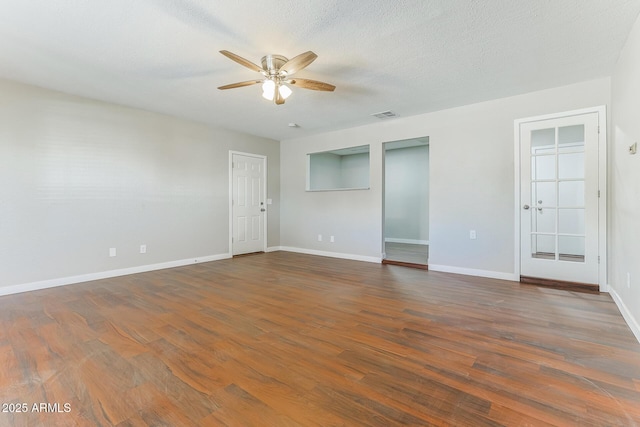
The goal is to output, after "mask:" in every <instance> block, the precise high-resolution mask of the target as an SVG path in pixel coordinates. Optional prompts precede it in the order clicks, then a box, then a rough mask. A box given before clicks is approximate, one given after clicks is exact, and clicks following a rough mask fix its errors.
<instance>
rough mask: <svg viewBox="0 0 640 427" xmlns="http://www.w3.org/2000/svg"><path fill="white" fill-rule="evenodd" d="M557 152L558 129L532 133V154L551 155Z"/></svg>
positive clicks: (539, 130) (540, 130)
mask: <svg viewBox="0 0 640 427" xmlns="http://www.w3.org/2000/svg"><path fill="white" fill-rule="evenodd" d="M555 151H556V128H548V129H538V130H534V131H531V154H551V153H555Z"/></svg>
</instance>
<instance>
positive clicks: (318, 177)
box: [309, 153, 342, 190]
mask: <svg viewBox="0 0 640 427" xmlns="http://www.w3.org/2000/svg"><path fill="white" fill-rule="evenodd" d="M341 179H342V172H341V169H340V156H338V155H337V154H332V153H315V154H313V155H312V156H310V157H309V189H310V190H324V189H327V188H340V187H341V186H342V185H341Z"/></svg>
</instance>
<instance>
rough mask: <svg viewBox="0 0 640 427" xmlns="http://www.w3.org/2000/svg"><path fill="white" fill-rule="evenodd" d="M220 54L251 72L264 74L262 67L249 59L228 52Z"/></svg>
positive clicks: (223, 51) (224, 51)
mask: <svg viewBox="0 0 640 427" xmlns="http://www.w3.org/2000/svg"><path fill="white" fill-rule="evenodd" d="M220 53H221V54H223V55H224V56H226V57H227V58H229V59H230V60H232V61H235V62H237V63H238V64H240V65H243V66H245V67H247V68H248V69H250V70H253V71H257V72H259V73H262V72H263V71H264V70H263V69H262V67H258V66H257V65H256V64H254V63H253V62H251V61H249V60H248V59H244V58H243V57H241V56H238V55H236V54H235V53H231V52H229V51H228V50H221V51H220ZM294 59H295V58H294Z"/></svg>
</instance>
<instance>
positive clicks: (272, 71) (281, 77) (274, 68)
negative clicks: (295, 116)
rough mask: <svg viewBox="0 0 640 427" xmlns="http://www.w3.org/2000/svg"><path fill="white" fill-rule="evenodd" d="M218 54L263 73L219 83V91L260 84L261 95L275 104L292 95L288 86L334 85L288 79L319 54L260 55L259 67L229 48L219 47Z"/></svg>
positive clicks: (316, 87) (326, 87)
mask: <svg viewBox="0 0 640 427" xmlns="http://www.w3.org/2000/svg"><path fill="white" fill-rule="evenodd" d="M220 53H221V54H223V55H224V56H226V57H227V58H229V59H231V60H232V61H235V62H237V63H238V64H240V65H243V66H245V67H247V68H248V69H250V70H253V71H257V72H259V73H260V74H262V75H263V76H264V78H262V79H256V80H248V81H245V82H239V83H232V84H228V85H224V86H220V87H219V88H218V89H220V90H225V89H233V88H236V87H244V86H251V85H255V84H258V83H262V96H263V97H264V98H265V99H268V100H269V101H273V102H275V103H276V104H277V105H281V104H284V100H285V99H287V98H288V97H289V95H291V89H290V88H289V86H288V85H291V86H295V87H301V88H304V89H311V90H319V91H325V92H333V90H334V89H335V88H336V87H335V86H334V85H330V84H329V83H324V82H319V81H317V80H309V79H298V78H291V75H292V74H294V73H297V72H298V71H300V70H302V69H303V68H305V67H306V66H308V65H309V64H311V63H312V62H313V61H315V59H316V58H317V57H318V55H316V54H315V53H313V52H311V51H308V52H305V53H301V54H300V55H298V56H296V57H294V58H292V59H287V58H285V57H284V56H282V55H266V56H264V57H263V58H262V67H259V66H258V65H256V64H254V63H253V62H251V61H249V60H246V59H244V58H243V57H241V56H238V55H236V54H235V53H231V52H229V51H228V50H221V51H220Z"/></svg>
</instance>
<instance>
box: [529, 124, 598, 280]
mask: <svg viewBox="0 0 640 427" xmlns="http://www.w3.org/2000/svg"><path fill="white" fill-rule="evenodd" d="M598 139H599V138H598V113H588V114H581V115H575V116H569V117H562V118H557V119H549V120H541V121H533V122H526V123H522V124H521V125H520V174H521V176H520V195H521V198H520V207H521V208H520V225H521V227H520V228H521V232H520V233H521V234H520V243H521V248H520V257H521V260H520V269H521V270H520V274H521V275H522V276H528V277H536V278H543V279H552V280H562V281H568V282H577V283H588V284H597V283H598V267H599V266H598V262H599V260H598V234H599V233H598V197H599V196H598V195H599V192H598Z"/></svg>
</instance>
